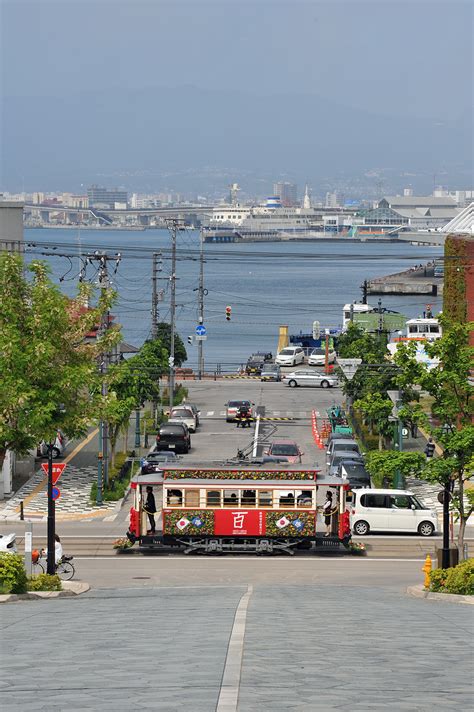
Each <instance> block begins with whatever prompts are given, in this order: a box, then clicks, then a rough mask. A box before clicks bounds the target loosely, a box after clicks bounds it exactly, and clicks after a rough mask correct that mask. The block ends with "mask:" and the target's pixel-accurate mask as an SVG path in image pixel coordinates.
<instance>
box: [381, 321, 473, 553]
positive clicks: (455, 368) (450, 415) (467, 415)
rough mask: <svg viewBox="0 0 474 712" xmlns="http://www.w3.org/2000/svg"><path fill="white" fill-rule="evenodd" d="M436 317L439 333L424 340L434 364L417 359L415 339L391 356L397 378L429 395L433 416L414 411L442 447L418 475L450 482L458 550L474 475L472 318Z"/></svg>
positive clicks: (471, 502) (471, 496) (418, 410)
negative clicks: (468, 487) (469, 320)
mask: <svg viewBox="0 0 474 712" xmlns="http://www.w3.org/2000/svg"><path fill="white" fill-rule="evenodd" d="M440 322H441V325H442V327H443V335H442V337H441V338H439V339H436V340H435V341H433V342H432V343H427V344H426V346H425V349H426V352H427V354H428V356H429V357H430V359H433V360H434V363H435V365H434V366H432V367H429V366H428V365H427V364H424V363H419V362H417V361H416V359H415V345H414V344H410V343H407V344H402V345H400V347H399V348H398V349H397V352H396V355H395V357H394V360H395V362H396V364H397V365H398V366H399V369H400V372H399V376H398V378H399V382H401V383H406V382H411V383H416V384H418V385H419V386H420V387H421V388H422V390H423V391H425V392H426V393H428V394H429V395H430V396H431V399H432V404H431V416H432V418H428V416H427V415H424V416H423V414H422V411H421V409H420V408H418V409H416V416H417V418H418V422H419V423H421V424H422V425H424V426H425V427H426V428H427V430H428V431H429V433H430V434H431V435H432V437H433V438H434V439H435V441H436V442H438V443H439V444H440V445H441V446H442V447H443V454H442V456H441V457H437V458H433V459H431V460H430V461H428V462H427V463H426V466H425V468H424V471H423V478H424V479H427V480H429V481H431V482H439V483H440V484H441V485H443V486H445V485H447V484H448V483H452V485H453V486H454V496H453V498H452V502H451V504H452V506H453V508H454V509H455V511H456V512H457V516H458V519H459V535H458V547H459V549H460V550H461V549H462V545H463V542H464V532H465V527H466V523H467V520H468V518H469V517H470V515H471V514H472V512H473V511H474V507H473V505H474V497H473V495H472V490H468V491H466V489H465V484H466V482H467V480H468V479H470V478H471V477H472V476H473V475H474V472H473V467H472V465H473V461H474V425H473V420H474V388H473V387H472V385H471V381H470V369H471V367H472V363H473V357H474V349H473V348H472V347H470V346H469V333H470V332H471V331H472V330H473V329H474V324H473V323H470V324H469V323H468V324H462V323H459V322H453V321H451V320H450V319H448V318H447V317H446V316H444V315H442V316H441V317H440ZM466 498H467V500H468V504H467V506H466V504H465V499H466Z"/></svg>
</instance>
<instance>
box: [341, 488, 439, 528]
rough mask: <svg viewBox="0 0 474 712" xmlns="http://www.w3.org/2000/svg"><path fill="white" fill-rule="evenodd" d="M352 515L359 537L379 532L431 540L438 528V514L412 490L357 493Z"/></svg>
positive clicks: (362, 490)
mask: <svg viewBox="0 0 474 712" xmlns="http://www.w3.org/2000/svg"><path fill="white" fill-rule="evenodd" d="M350 512H351V513H350V517H351V526H352V529H353V531H354V534H358V535H359V536H365V535H366V534H369V532H377V531H379V532H383V531H394V532H414V533H415V532H417V533H418V534H421V536H431V535H432V534H433V533H434V532H435V531H436V530H437V528H438V514H437V512H436V510H435V509H429V508H428V507H425V506H424V505H423V504H422V503H421V502H420V500H419V499H418V498H417V497H416V496H415V495H414V494H413V492H410V491H409V490H390V489H358V490H355V492H353V493H352V505H351V510H350Z"/></svg>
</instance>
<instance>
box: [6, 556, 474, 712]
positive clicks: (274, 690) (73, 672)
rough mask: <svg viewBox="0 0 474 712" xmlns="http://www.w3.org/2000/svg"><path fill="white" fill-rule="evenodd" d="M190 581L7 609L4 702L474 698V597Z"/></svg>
mask: <svg viewBox="0 0 474 712" xmlns="http://www.w3.org/2000/svg"><path fill="white" fill-rule="evenodd" d="M366 564H367V562H365V561H364V562H358V563H357V564H356V565H361V566H364V565H366ZM181 575H182V574H181ZM185 583H186V585H181V586H179V587H173V586H168V587H161V588H156V587H154V588H148V587H143V588H140V589H136V588H122V589H118V590H115V591H110V590H103V591H95V592H92V593H90V594H86V595H84V596H82V597H81V598H78V599H62V600H56V601H55V600H49V601H35V602H24V603H21V604H14V605H8V607H5V608H3V609H2V619H1V620H2V623H1V625H2V629H3V630H2V641H3V645H2V650H1V653H2V668H3V679H2V681H1V685H2V709H4V710H5V711H6V712H15V711H16V710H19V711H20V710H21V711H22V712H23V710H25V709H28V710H33V711H36V710H44V711H47V712H50V711H51V710H66V709H67V710H71V711H76V710H77V711H79V710H101V712H102V711H107V710H111V711H112V710H114V711H121V710H127V711H128V710H130V709H140V710H158V711H159V712H180V711H181V710H186V709H189V710H193V711H194V712H214V711H216V710H217V712H234V711H236V710H239V711H240V712H254V711H255V712H257V711H258V712H266V710H273V709H284V710H289V711H291V712H313V711H314V712H317V711H320V710H321V711H324V712H327V711H330V710H341V709H346V710H355V711H357V710H361V711H362V710H363V711H364V712H365V710H382V709H383V710H393V711H394V712H395V711H396V712H400V711H404V710H406V711H407V712H413V711H414V710H417V711H421V712H428V710H429V711H431V710H433V709H441V710H448V711H453V712H454V710H459V709H466V710H467V709H472V708H473V704H474V698H473V695H472V687H471V683H470V680H471V673H472V668H471V662H472V654H473V642H472V641H473V637H472V635H470V632H472V624H473V613H472V610H471V607H469V606H462V607H461V606H460V605H457V604H454V605H453V604H448V603H442V602H441V603H438V602H432V601H424V600H420V599H413V598H410V597H408V596H406V595H405V594H403V593H400V592H399V591H390V590H385V589H381V588H374V587H372V586H359V587H356V586H353V585H350V584H349V585H341V584H340V583H339V584H337V585H335V584H334V583H332V584H331V583H326V584H324V585H322V584H320V583H316V584H313V585H308V584H307V582H305V581H301V580H298V578H297V577H295V580H294V582H293V583H292V584H291V585H288V583H287V582H286V581H285V580H283V581H280V582H278V583H277V584H275V583H271V584H267V585H262V584H254V585H248V584H244V583H239V582H238V581H234V582H233V583H230V584H229V583H228V584H225V585H210V584H209V583H207V584H206V583H205V584H203V585H199V584H196V583H195V582H194V581H192V580H188V581H186V582H185ZM5 611H6V614H5Z"/></svg>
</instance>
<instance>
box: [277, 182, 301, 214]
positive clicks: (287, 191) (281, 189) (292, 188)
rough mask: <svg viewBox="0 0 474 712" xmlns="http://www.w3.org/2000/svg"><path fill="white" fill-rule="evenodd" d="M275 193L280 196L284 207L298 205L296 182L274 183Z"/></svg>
mask: <svg viewBox="0 0 474 712" xmlns="http://www.w3.org/2000/svg"><path fill="white" fill-rule="evenodd" d="M273 195H274V196H275V197H277V198H280V202H281V204H282V206H283V207H284V208H293V207H295V206H297V205H298V191H297V186H296V185H295V183H286V182H285V183H283V182H279V183H274V184H273Z"/></svg>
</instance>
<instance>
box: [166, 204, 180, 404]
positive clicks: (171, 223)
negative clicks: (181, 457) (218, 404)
mask: <svg viewBox="0 0 474 712" xmlns="http://www.w3.org/2000/svg"><path fill="white" fill-rule="evenodd" d="M167 222H168V230H169V231H170V233H171V276H170V281H171V297H170V329H171V334H170V356H169V366H170V371H169V379H168V384H169V388H168V390H169V405H170V408H172V407H173V405H174V402H173V401H174V332H175V328H176V234H177V232H178V221H177V220H176V219H175V218H173V219H170V220H168V221H167Z"/></svg>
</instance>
